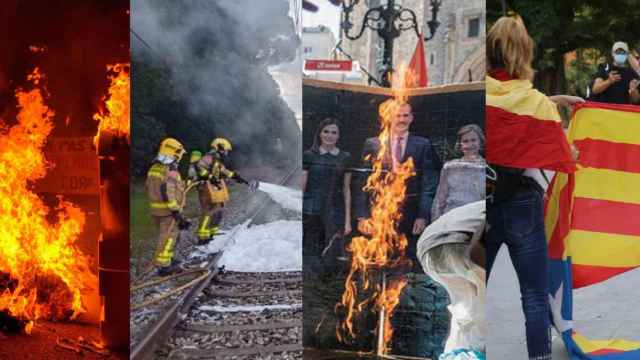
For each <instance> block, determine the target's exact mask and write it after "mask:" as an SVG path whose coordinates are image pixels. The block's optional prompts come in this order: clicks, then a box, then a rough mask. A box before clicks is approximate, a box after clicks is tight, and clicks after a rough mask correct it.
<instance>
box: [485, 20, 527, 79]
mask: <svg viewBox="0 0 640 360" xmlns="http://www.w3.org/2000/svg"><path fill="white" fill-rule="evenodd" d="M533 45H534V44H533V40H532V39H531V37H530V36H529V33H528V32H527V28H526V27H525V26H524V22H523V21H522V18H520V16H514V17H505V16H503V17H501V18H500V19H498V21H496V23H495V24H493V26H492V27H491V29H489V32H488V33H487V65H488V66H489V70H496V69H499V68H504V69H505V70H506V71H507V73H508V74H509V76H511V77H513V78H516V79H528V80H531V79H533V69H532V68H531V62H532V61H533Z"/></svg>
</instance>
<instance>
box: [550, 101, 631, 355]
mask: <svg viewBox="0 0 640 360" xmlns="http://www.w3.org/2000/svg"><path fill="white" fill-rule="evenodd" d="M569 142H570V143H572V144H573V145H574V146H575V147H576V148H577V149H578V151H579V152H580V155H579V157H578V169H577V171H576V172H575V173H573V174H566V173H557V174H556V176H555V177H554V179H553V181H552V183H551V186H549V189H548V192H547V195H548V201H547V203H546V208H545V230H546V232H547V239H548V241H549V258H550V264H551V265H550V276H551V278H550V301H551V307H552V309H553V322H554V325H555V326H556V328H557V329H558V330H559V332H560V333H561V334H562V336H563V339H564V342H565V345H566V347H567V350H568V351H569V354H570V356H571V359H572V360H574V359H575V360H577V359H581V360H583V359H589V360H590V359H594V360H595V359H603V360H604V359H607V360H613V359H616V360H631V359H640V342H631V341H625V340H619V339H614V340H589V339H587V338H586V337H584V336H582V335H580V333H578V332H577V331H575V330H574V329H573V323H572V307H573V301H572V298H573V293H572V291H573V289H577V288H581V287H586V286H590V285H593V284H597V283H600V282H603V281H605V280H607V279H609V278H611V277H613V276H615V275H618V274H621V273H624V272H626V271H629V270H632V269H636V268H638V267H640V160H639V159H640V107H638V106H629V105H609V104H600V103H586V104H581V105H579V106H577V107H576V109H575V111H574V115H573V119H572V121H571V127H570V128H569ZM612 305H613V304H612Z"/></svg>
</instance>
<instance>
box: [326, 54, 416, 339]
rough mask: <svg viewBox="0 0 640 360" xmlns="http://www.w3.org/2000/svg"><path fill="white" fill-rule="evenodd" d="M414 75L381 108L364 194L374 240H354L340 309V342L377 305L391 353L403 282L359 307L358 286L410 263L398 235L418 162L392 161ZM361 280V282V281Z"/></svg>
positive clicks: (403, 77)
mask: <svg viewBox="0 0 640 360" xmlns="http://www.w3.org/2000/svg"><path fill="white" fill-rule="evenodd" d="M410 78H411V74H410V73H408V72H407V70H406V67H402V68H401V70H400V72H399V73H398V74H397V76H395V77H394V78H393V79H392V84H393V87H392V90H393V94H394V97H393V98H391V99H388V100H386V101H384V102H383V103H382V104H381V105H380V107H379V110H378V112H379V115H380V119H381V132H380V134H379V136H378V140H379V143H380V149H379V150H378V153H377V154H376V155H375V157H373V158H372V159H368V160H371V161H372V168H373V169H372V170H373V171H372V173H371V175H370V176H369V178H368V179H367V183H366V185H365V187H364V188H363V190H364V191H366V192H369V193H371V194H372V197H373V203H372V207H371V217H370V218H369V219H367V220H366V224H367V228H368V231H367V232H368V233H369V236H370V237H369V238H367V237H364V236H359V237H355V238H353V239H352V241H351V244H350V245H349V247H348V251H349V252H351V268H350V270H349V273H348V275H347V278H346V281H345V291H344V293H343V294H342V299H341V302H340V303H339V304H338V305H336V310H339V309H341V308H344V309H345V311H346V317H345V319H344V321H343V322H341V323H339V324H338V326H337V331H336V334H337V337H338V340H340V341H343V342H344V341H346V340H347V337H350V338H355V337H356V334H355V332H354V329H353V320H354V318H355V317H356V316H357V315H358V314H359V313H360V312H362V311H363V310H364V309H365V308H366V306H367V305H368V304H369V303H370V302H371V301H372V300H373V298H377V300H376V301H375V303H376V305H377V307H378V310H379V311H383V309H384V311H385V312H386V315H385V316H386V323H385V327H388V328H387V331H385V349H386V348H387V347H388V342H389V341H390V340H391V334H392V329H391V325H390V323H389V322H388V320H389V319H390V317H391V313H392V311H393V308H394V307H395V306H396V305H397V303H398V301H399V296H400V292H401V290H402V288H403V287H404V284H406V282H404V281H401V282H398V283H396V284H395V285H394V286H393V287H391V288H390V289H388V290H385V289H381V286H379V285H376V289H375V290H376V291H374V293H373V295H372V298H370V299H365V300H364V301H360V302H358V284H357V283H356V279H357V278H359V279H360V280H361V282H362V288H363V290H367V289H369V288H370V286H371V283H370V279H369V275H370V274H369V270H370V269H371V268H374V269H375V268H378V269H379V268H391V267H395V266H398V265H401V264H402V263H403V262H405V263H406V259H405V250H406V247H407V244H408V242H407V239H406V237H405V235H404V234H398V232H397V229H396V228H397V225H398V223H399V221H400V220H401V216H402V215H401V213H400V208H401V206H402V203H403V201H404V198H405V192H406V182H407V180H408V179H409V178H410V177H412V176H414V175H415V173H414V171H413V170H414V166H413V159H411V158H409V159H407V161H405V162H404V163H393V164H390V162H392V161H393V160H392V159H391V155H390V154H391V149H390V141H391V125H392V121H393V119H394V118H395V114H396V113H397V111H398V110H399V109H400V108H401V107H402V106H403V105H404V104H405V103H406V102H407V100H408V95H407V86H406V84H407V83H409V80H410ZM356 275H359V277H357V278H356Z"/></svg>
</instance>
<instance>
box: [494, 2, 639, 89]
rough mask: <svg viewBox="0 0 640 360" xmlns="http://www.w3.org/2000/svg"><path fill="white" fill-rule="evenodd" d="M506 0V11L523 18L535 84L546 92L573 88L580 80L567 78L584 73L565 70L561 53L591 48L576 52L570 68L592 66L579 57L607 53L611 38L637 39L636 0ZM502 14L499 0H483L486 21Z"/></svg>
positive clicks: (598, 57)
mask: <svg viewBox="0 0 640 360" xmlns="http://www.w3.org/2000/svg"><path fill="white" fill-rule="evenodd" d="M505 3H506V7H507V9H508V11H512V12H515V13H517V14H519V15H520V16H521V17H522V18H523V20H524V22H525V24H526V26H527V29H528V31H529V34H530V35H531V37H532V38H533V39H534V41H535V43H536V52H535V59H534V68H535V69H536V70H537V74H536V79H535V84H536V86H537V87H538V88H539V89H541V90H542V91H544V92H546V93H547V94H557V93H565V92H567V91H570V90H575V91H577V89H578V88H579V84H575V83H568V81H567V80H571V81H575V80H576V79H577V78H580V76H582V77H584V76H585V75H580V76H576V74H569V75H568V74H566V73H565V61H564V55H565V54H567V53H569V52H572V51H575V50H581V51H587V50H589V49H593V50H594V51H595V53H594V54H593V58H589V59H586V58H585V57H580V56H579V57H578V59H577V60H576V61H575V62H574V64H573V65H572V70H571V71H581V70H584V71H589V70H591V71H592V70H593V69H592V68H591V67H589V66H587V65H589V64H588V63H583V61H587V60H589V61H591V60H594V59H595V60H596V61H597V60H604V59H605V58H607V57H609V54H610V52H611V45H613V43H614V42H615V41H626V42H627V43H629V45H630V46H639V45H640V35H639V34H640V31H639V29H640V23H639V22H638V19H640V0H616V1H605V0H562V1H556V0H505ZM501 15H502V1H501V0H488V1H487V21H488V23H489V24H491V23H493V22H495V21H496V19H497V18H498V17H499V16H501ZM581 61H582V62H581ZM587 75H588V76H591V75H593V74H592V73H591V74H587ZM579 81H580V82H581V83H582V82H584V80H579ZM578 93H580V92H578Z"/></svg>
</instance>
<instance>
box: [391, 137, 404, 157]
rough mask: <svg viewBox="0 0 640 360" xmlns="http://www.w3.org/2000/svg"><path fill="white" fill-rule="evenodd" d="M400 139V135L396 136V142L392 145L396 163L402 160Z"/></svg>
mask: <svg viewBox="0 0 640 360" xmlns="http://www.w3.org/2000/svg"><path fill="white" fill-rule="evenodd" d="M402 139H403V138H402V137H401V136H400V137H398V138H396V144H395V146H394V147H393V152H394V158H395V160H396V162H398V163H400V162H401V161H402Z"/></svg>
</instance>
